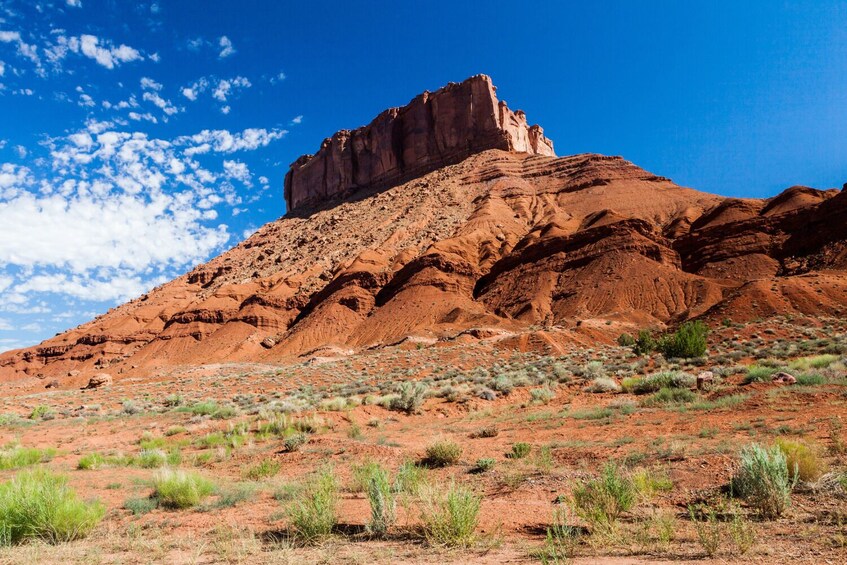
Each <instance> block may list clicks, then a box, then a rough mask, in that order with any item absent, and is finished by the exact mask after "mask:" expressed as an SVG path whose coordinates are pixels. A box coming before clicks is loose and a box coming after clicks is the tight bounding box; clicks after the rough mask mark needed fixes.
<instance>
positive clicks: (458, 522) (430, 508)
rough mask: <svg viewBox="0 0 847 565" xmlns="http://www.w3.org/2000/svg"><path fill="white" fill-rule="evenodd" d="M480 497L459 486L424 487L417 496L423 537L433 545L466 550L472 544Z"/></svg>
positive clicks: (453, 484)
mask: <svg viewBox="0 0 847 565" xmlns="http://www.w3.org/2000/svg"><path fill="white" fill-rule="evenodd" d="M481 504H482V497H481V496H479V495H477V494H475V493H474V492H473V491H472V490H470V489H469V488H467V487H463V486H461V485H458V484H456V483H455V482H454V483H451V484H450V486H449V487H447V488H446V489H445V488H443V487H442V488H438V487H427V488H425V489H423V491H422V493H421V522H422V529H423V533H424V537H425V538H426V540H427V541H428V542H429V543H431V544H433V545H445V546H449V547H467V546H469V545H471V543H473V541H474V532H475V531H476V526H477V524H478V523H479V509H480V506H481Z"/></svg>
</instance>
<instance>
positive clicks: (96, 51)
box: [71, 35, 142, 69]
mask: <svg viewBox="0 0 847 565" xmlns="http://www.w3.org/2000/svg"><path fill="white" fill-rule="evenodd" d="M72 39H73V38H72ZM71 49H72V50H74V51H76V50H75V49H73V48H71ZM79 50H80V52H82V54H83V55H85V56H86V57H88V58H90V59H94V60H95V61H97V63H99V64H100V65H102V66H104V67H106V68H107V69H114V68H115V66H117V65H120V64H121V63H129V62H131V61H138V60H140V59H142V56H141V53H140V52H139V51H138V50H136V49H133V48H132V47H130V46H128V45H124V44H121V45H119V46H118V47H115V46H114V45H112V44H111V43H110V42H108V41H103V42H102V43H101V41H100V39H99V38H98V37H97V36H95V35H81V36H80V37H79Z"/></svg>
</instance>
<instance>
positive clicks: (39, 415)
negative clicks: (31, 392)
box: [29, 404, 54, 420]
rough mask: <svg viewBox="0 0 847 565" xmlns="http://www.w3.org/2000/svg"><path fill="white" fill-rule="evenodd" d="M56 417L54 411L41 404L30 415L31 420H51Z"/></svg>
mask: <svg viewBox="0 0 847 565" xmlns="http://www.w3.org/2000/svg"><path fill="white" fill-rule="evenodd" d="M53 417H54V415H53V409H52V408H50V407H49V406H47V405H46V404H40V405H38V406H36V407H35V408H33V409H32V412H30V414H29V419H30V420H50V419H52V418H53Z"/></svg>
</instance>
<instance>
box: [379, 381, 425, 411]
mask: <svg viewBox="0 0 847 565" xmlns="http://www.w3.org/2000/svg"><path fill="white" fill-rule="evenodd" d="M428 392H429V387H427V386H426V385H425V384H424V383H421V382H405V383H401V384H400V386H399V387H398V395H397V396H394V397H392V398H391V400H390V401H389V403H388V408H389V409H390V410H397V411H400V412H405V413H406V414H417V413H418V412H419V411H420V409H421V406H423V403H424V401H425V400H426V395H427V393H428Z"/></svg>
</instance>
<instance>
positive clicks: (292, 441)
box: [283, 432, 309, 452]
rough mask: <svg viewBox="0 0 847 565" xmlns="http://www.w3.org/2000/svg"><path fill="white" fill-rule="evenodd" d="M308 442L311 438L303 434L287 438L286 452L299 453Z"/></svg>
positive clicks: (284, 442) (285, 442)
mask: <svg viewBox="0 0 847 565" xmlns="http://www.w3.org/2000/svg"><path fill="white" fill-rule="evenodd" d="M308 441H309V436H307V435H306V434H305V433H302V432H301V433H299V434H293V435H290V436H288V437H287V438H285V441H283V445H285V450H286V451H291V452H294V451H299V449H300V448H301V447H303V446H304V445H306V443H307V442H308Z"/></svg>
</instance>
